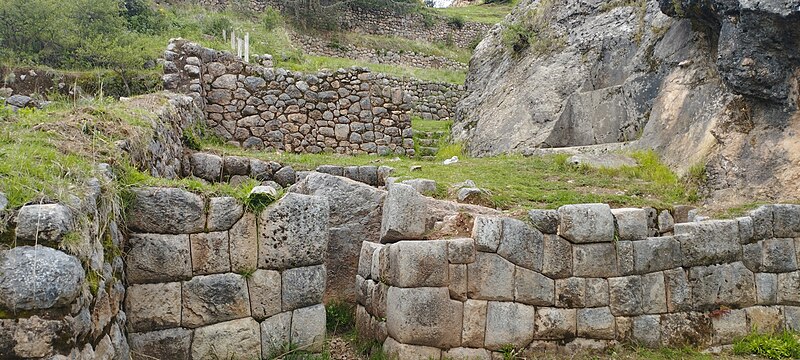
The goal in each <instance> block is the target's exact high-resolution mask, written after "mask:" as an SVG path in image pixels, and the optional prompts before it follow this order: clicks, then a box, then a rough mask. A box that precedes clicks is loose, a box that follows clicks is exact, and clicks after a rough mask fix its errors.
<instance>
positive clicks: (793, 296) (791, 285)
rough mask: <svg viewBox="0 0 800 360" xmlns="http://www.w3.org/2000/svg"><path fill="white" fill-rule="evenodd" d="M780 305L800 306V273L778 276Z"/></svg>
mask: <svg viewBox="0 0 800 360" xmlns="http://www.w3.org/2000/svg"><path fill="white" fill-rule="evenodd" d="M778 303H779V304H784V305H800V271H795V272H790V273H785V274H778Z"/></svg>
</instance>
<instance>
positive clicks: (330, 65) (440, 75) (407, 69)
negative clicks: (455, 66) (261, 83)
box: [276, 55, 467, 84]
mask: <svg viewBox="0 0 800 360" xmlns="http://www.w3.org/2000/svg"><path fill="white" fill-rule="evenodd" d="M276 66H278V67H283V68H286V69H288V70H294V71H303V72H316V71H318V70H321V69H328V70H336V69H339V68H346V67H350V66H360V67H366V68H369V69H370V70H372V71H373V72H379V73H384V74H388V75H393V76H396V77H401V78H416V79H420V80H427V81H436V82H446V83H451V84H463V83H464V81H466V79H467V72H466V70H450V69H426V68H416V67H411V66H399V65H386V64H373V63H369V62H366V61H357V60H351V59H344V58H336V57H329V56H312V55H307V56H303V58H302V59H299V60H293V61H277V63H276Z"/></svg>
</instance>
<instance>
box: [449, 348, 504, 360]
mask: <svg viewBox="0 0 800 360" xmlns="http://www.w3.org/2000/svg"><path fill="white" fill-rule="evenodd" d="M442 358H443V359H470V360H492V353H491V352H489V350H486V349H472V348H465V347H460V348H452V349H450V350H447V351H445V352H444V353H443V354H442Z"/></svg>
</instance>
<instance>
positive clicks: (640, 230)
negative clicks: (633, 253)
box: [611, 208, 648, 240]
mask: <svg viewBox="0 0 800 360" xmlns="http://www.w3.org/2000/svg"><path fill="white" fill-rule="evenodd" d="M611 213H612V214H613V215H614V220H615V222H616V224H617V234H618V235H619V239H620V240H643V239H645V238H647V235H648V231H647V212H646V211H645V210H644V209H635V208H624V209H612V210H611Z"/></svg>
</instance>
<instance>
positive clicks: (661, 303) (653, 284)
mask: <svg viewBox="0 0 800 360" xmlns="http://www.w3.org/2000/svg"><path fill="white" fill-rule="evenodd" d="M666 294H667V292H666V286H665V284H664V274H662V273H660V272H658V273H652V274H646V275H642V311H644V313H645V314H661V313H665V312H667V295H666Z"/></svg>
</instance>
